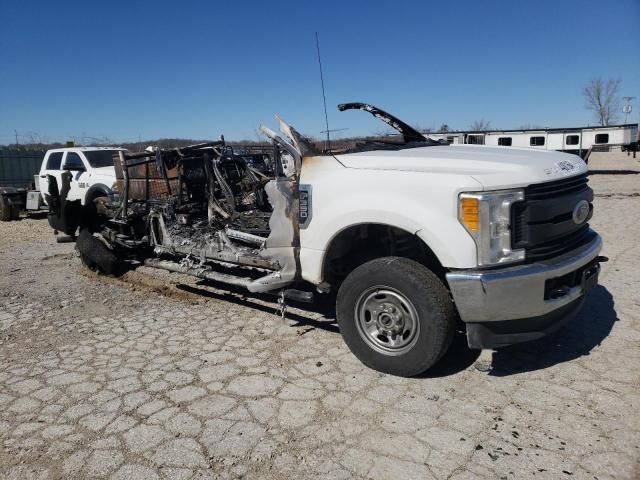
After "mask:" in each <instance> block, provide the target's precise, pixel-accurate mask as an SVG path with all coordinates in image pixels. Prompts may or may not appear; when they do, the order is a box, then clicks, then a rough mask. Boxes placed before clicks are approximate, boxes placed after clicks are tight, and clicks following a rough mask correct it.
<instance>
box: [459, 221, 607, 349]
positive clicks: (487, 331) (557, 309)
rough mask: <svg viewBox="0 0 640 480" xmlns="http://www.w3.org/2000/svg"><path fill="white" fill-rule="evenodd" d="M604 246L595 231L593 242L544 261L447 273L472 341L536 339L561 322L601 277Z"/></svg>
mask: <svg viewBox="0 0 640 480" xmlns="http://www.w3.org/2000/svg"><path fill="white" fill-rule="evenodd" d="M601 249H602V239H601V238H600V236H598V235H597V234H594V238H593V239H592V240H591V241H590V242H589V243H588V244H586V245H583V246H582V247H580V248H578V249H576V250H573V251H571V252H569V253H567V254H564V255H562V256H559V257H556V258H553V259H549V260H544V261H540V262H538V263H534V264H529V265H518V266H514V267H506V268H500V269H496V270H457V271H451V272H449V273H447V282H448V283H449V288H450V289H451V294H452V295H453V299H454V301H455V303H456V306H457V307H458V313H459V314H460V318H461V319H462V320H463V321H464V322H465V323H466V324H467V341H468V343H469V346H470V347H471V348H496V347H498V346H504V345H509V344H512V343H518V342H522V341H527V340H533V339H535V338H539V337H542V336H544V335H545V334H547V333H549V332H550V331H552V330H555V329H556V328H558V327H559V326H561V325H562V323H564V322H565V321H567V320H568V319H569V318H571V316H572V315H573V314H575V313H576V312H577V311H578V309H579V308H580V306H581V304H582V300H583V299H584V294H585V293H586V290H588V289H589V288H590V287H591V286H593V284H595V283H596V282H597V275H598V271H599V263H598V254H599V253H600V250H601Z"/></svg>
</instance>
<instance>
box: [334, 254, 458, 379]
mask: <svg viewBox="0 0 640 480" xmlns="http://www.w3.org/2000/svg"><path fill="white" fill-rule="evenodd" d="M377 292H383V293H384V292H387V293H388V294H389V295H391V296H390V297H389V299H390V300H392V303H387V300H386V297H385V295H384V294H381V295H377ZM396 294H398V295H399V296H398V297H397V298H403V297H404V299H405V300H408V302H409V304H408V305H407V304H405V303H401V304H400V306H401V307H402V308H399V309H396V307H395V305H397V303H395V304H394V303H393V302H396V301H397V300H396V299H395V298H396V297H394V295H396ZM363 298H364V299H365V300H363ZM366 299H371V300H370V301H371V302H376V303H377V302H381V303H380V304H381V305H382V306H380V307H379V308H380V309H388V308H390V309H391V310H392V311H393V314H394V315H397V316H396V317H394V318H396V319H397V318H398V316H399V318H401V319H402V318H412V320H411V322H410V323H411V324H412V325H414V328H413V333H412V334H409V333H408V332H409V330H404V329H405V328H406V326H405V321H406V320H400V321H399V323H398V325H400V326H397V327H396V328H398V329H399V331H402V332H403V334H402V335H393V336H391V335H388V336H387V335H367V334H366V333H364V332H363V333H361V331H364V330H365V329H366V327H367V325H369V326H373V327H375V325H379V324H380V323H379V322H387V321H388V319H387V318H384V315H385V314H384V312H381V311H380V310H379V309H378V307H376V309H375V310H372V311H373V312H374V313H371V310H367V309H366V308H365V307H362V308H363V310H359V311H364V312H365V315H362V316H361V317H360V318H362V320H358V313H357V312H356V309H357V308H360V306H361V305H363V301H364V305H365V306H366V305H368V304H367V301H366ZM387 305H389V307H387ZM407 307H408V309H407ZM403 309H405V310H406V311H403ZM385 311H386V310H385ZM398 312H399V313H398ZM409 312H413V314H411V313H409ZM336 314H337V320H338V325H339V327H340V333H341V334H342V337H343V338H344V341H345V343H346V344H347V346H348V347H349V349H350V350H351V352H352V353H353V354H354V355H355V356H356V357H357V358H358V359H359V360H360V361H361V362H362V363H364V364H365V365H366V366H368V367H370V368H373V369H374V370H378V371H380V372H384V373H389V374H392V375H398V376H401V377H412V376H415V375H419V374H421V373H423V372H425V371H426V370H428V369H429V368H431V367H432V366H433V365H435V364H436V362H437V361H438V360H439V359H440V358H441V357H442V356H443V355H444V354H445V352H446V351H447V350H448V348H449V346H450V345H451V341H452V340H453V334H454V331H455V310H454V307H453V303H452V301H451V299H450V297H449V293H448V291H447V289H446V288H445V286H444V285H443V284H442V282H441V281H440V279H438V277H436V276H435V275H434V274H433V273H432V272H431V271H430V270H429V269H427V268H426V267H425V266H424V265H422V264H420V263H418V262H415V261H413V260H409V259H407V258H400V257H383V258H377V259H375V260H371V261H369V262H367V263H365V264H363V265H361V266H359V267H358V268H356V269H355V270H353V271H352V272H351V273H350V274H349V275H348V276H347V278H346V279H345V280H344V282H343V283H342V285H341V286H340V289H339V291H338V298H337V302H336ZM416 314H417V319H416ZM403 315H404V316H403ZM367 317H368V318H369V320H368V321H367V320H366V318H367ZM387 317H388V315H387ZM376 319H377V320H376ZM367 322H373V323H367ZM385 328H386V327H385ZM375 329H376V328H374V330H375ZM379 331H381V330H379ZM387 332H388V331H387ZM403 337H406V339H409V338H411V339H412V340H411V342H410V343H408V344H407V345H405V346H403V347H402V349H400V350H397V351H394V350H393V349H392V348H394V347H389V351H384V348H385V346H384V341H382V340H384V339H385V338H386V339H387V341H388V342H391V341H392V340H391V339H392V338H393V339H396V338H399V341H400V342H403V341H407V342H408V340H406V339H405V338H403ZM375 338H377V339H378V341H376V340H375ZM381 339H382V340H381ZM394 341H395V340H394ZM381 349H383V351H381Z"/></svg>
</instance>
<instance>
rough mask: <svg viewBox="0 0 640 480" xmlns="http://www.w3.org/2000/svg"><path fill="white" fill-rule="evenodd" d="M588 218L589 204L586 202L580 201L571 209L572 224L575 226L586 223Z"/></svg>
mask: <svg viewBox="0 0 640 480" xmlns="http://www.w3.org/2000/svg"><path fill="white" fill-rule="evenodd" d="M588 216H589V202H587V201H586V200H580V201H579V202H578V203H577V204H576V206H575V208H574V209H573V215H572V218H573V222H574V223H575V224H576V225H580V224H581V223H584V222H586V220H587V217H588Z"/></svg>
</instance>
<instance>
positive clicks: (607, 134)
mask: <svg viewBox="0 0 640 480" xmlns="http://www.w3.org/2000/svg"><path fill="white" fill-rule="evenodd" d="M425 136H427V137H428V138H431V139H433V140H445V141H446V142H447V143H453V144H466V145H489V146H502V147H528V148H537V149H541V150H557V151H561V152H569V153H575V154H576V155H580V156H581V157H584V156H585V155H586V153H587V152H588V151H590V150H592V149H609V148H612V147H629V146H632V145H637V138H638V124H635V123H628V124H623V125H609V126H606V127H576V128H535V129H520V130H486V131H456V132H444V133H426V134H425Z"/></svg>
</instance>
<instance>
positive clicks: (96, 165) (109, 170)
mask: <svg viewBox="0 0 640 480" xmlns="http://www.w3.org/2000/svg"><path fill="white" fill-rule="evenodd" d="M119 151H123V149H122V148H113V147H65V148H56V149H52V150H47V152H46V153H45V155H44V158H43V160H42V163H41V165H40V169H39V170H38V171H37V172H36V171H33V172H29V170H28V168H27V170H26V172H25V171H24V170H25V169H24V167H21V169H19V170H21V173H22V177H21V178H17V177H16V178H14V179H13V180H11V178H12V177H9V180H8V181H5V182H3V183H2V184H0V221H10V220H17V219H19V218H20V213H21V212H23V211H26V212H31V213H32V212H37V211H41V210H46V209H47V207H48V204H47V196H48V194H49V183H50V181H49V178H54V179H55V180H56V182H55V183H56V185H60V180H61V177H62V174H63V172H69V173H70V174H71V177H70V183H69V192H68V193H67V198H68V199H69V200H80V202H81V204H82V205H85V204H87V203H91V202H92V201H94V200H95V199H96V198H99V197H106V198H111V199H113V198H112V197H113V195H114V193H115V192H114V186H115V182H116V173H115V170H114V167H113V155H114V153H118V152H119ZM5 167H6V168H4V169H0V171H3V170H6V171H9V172H11V168H12V165H10V164H7V165H5ZM13 167H14V172H15V171H16V170H18V169H17V168H15V165H14V166H13ZM24 173H27V176H26V177H25V175H24ZM16 175H17V174H16ZM29 175H30V176H31V179H29Z"/></svg>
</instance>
